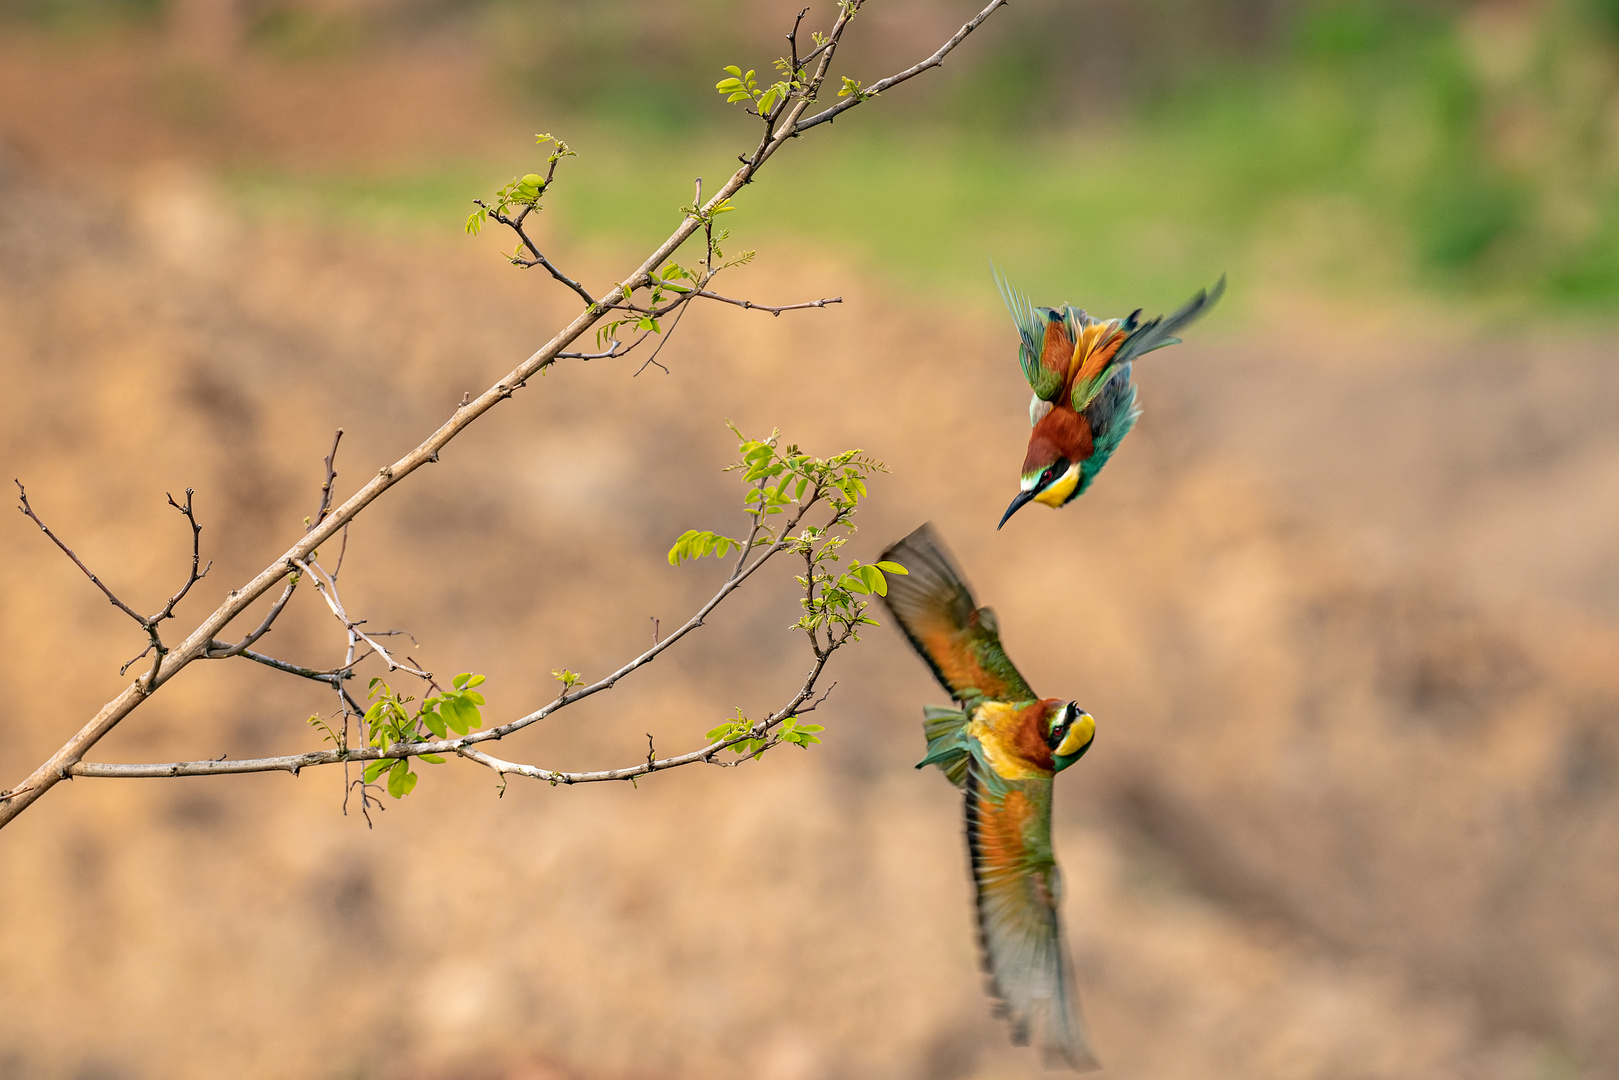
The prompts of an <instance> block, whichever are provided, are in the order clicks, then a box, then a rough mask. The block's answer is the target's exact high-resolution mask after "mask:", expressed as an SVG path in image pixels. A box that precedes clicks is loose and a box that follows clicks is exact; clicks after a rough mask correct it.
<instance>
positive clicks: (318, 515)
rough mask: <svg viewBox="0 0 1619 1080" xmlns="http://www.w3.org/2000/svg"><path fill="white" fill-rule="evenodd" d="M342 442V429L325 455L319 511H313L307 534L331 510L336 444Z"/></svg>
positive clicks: (339, 429)
mask: <svg viewBox="0 0 1619 1080" xmlns="http://www.w3.org/2000/svg"><path fill="white" fill-rule="evenodd" d="M342 441H343V429H342V428H338V429H337V435H336V436H335V437H334V438H333V439H332V452H331V453H329V454H327V455H326V482H325V483H324V484H322V485H321V486H320V509H319V510H316V511H315V516H314V518H313V519H312V520H311V522H310V525H309V527H308V528H306V529H305V530H304V532H309V531H311V530H313V529H314V528H315V527H316V526H318V525H319V524H320V523H321V522H323V521H325V520H326V515H327V514H328V513H330V512H331V509H332V481H334V480H336V479H337V444H338V443H340V442H342Z"/></svg>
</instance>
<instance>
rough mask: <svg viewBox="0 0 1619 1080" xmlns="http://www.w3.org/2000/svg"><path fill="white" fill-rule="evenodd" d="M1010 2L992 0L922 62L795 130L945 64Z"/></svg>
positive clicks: (798, 131)
mask: <svg viewBox="0 0 1619 1080" xmlns="http://www.w3.org/2000/svg"><path fill="white" fill-rule="evenodd" d="M1007 3H1009V0H991V3H990V4H989V6H988V7H986V8H984V10H983V11H980V12H979V13H978V14H977V15H974V16H973V17H972V18H971V19H969V20H968V21H967V22H966V23H965V24H963V25H962V27H961V29H960V30H957V31H956V32H955V34H954V35H952V36H951V38H950V40H949V41H947V42H945V43H944V44H943V45H941V46H940V47H939V51H938V52H936V53H934V54H933V55H932V56H930V57H928V58H927V59H926V60H923V61H922V62H921V63H918V64H913V65H911V66H910V67H908V68H906V69H905V70H904V71H901V72H899V73H898V74H897V75H890V76H888V78H886V79H878V80H877V81H876V82H874V83H872V84H871V85H870V86H867V87H864V88H863V89H862V90H861V92H860V93H858V94H850V95H849V96H848V97H846V98H844V99H843V100H842V101H840V102H838V103H837V104H836V105H833V106H832V107H831V108H829V109H823V110H822V111H820V112H818V113H816V114H815V115H814V116H811V117H809V118H808V119H805V120H800V121H798V122H797V123H796V124H794V125H793V134H795V135H802V134H803V133H804V132H806V131H808V130H809V129H810V128H812V127H814V126H815V125H817V124H824V123H827V122H828V121H831V120H834V119H836V118H837V115H838V114H839V113H841V112H846V111H848V110H849V109H852V108H854V107H855V106H856V105H859V104H860V103H861V102H863V101H870V100H871V99H872V98H874V97H876V96H877V95H878V94H880V93H882V92H883V91H884V90H888V89H890V88H892V87H895V86H898V85H899V84H900V83H902V82H904V81H905V80H907V79H914V78H916V76H918V75H920V74H922V72H924V71H927V70H928V69H929V68H936V67H938V66H939V65H940V64H943V63H944V58H945V57H946V56H948V55H949V54H950V52H951V51H952V50H953V49H955V47H956V46H957V45H960V44H961V43H962V41H963V40H965V39H966V37H967V35H968V34H970V33H972V32H973V31H974V30H977V29H978V27H979V26H980V25H981V24H982V23H983V21H984V20H985V19H987V18H989V17H990V16H991V15H993V14H995V11H996V9H997V8H1002V7H1005V6H1006V5H1007Z"/></svg>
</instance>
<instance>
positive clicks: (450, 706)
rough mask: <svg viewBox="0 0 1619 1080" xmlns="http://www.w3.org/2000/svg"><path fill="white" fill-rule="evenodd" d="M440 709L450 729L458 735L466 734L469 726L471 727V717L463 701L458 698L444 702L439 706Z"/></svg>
mask: <svg viewBox="0 0 1619 1080" xmlns="http://www.w3.org/2000/svg"><path fill="white" fill-rule="evenodd" d="M438 711H439V714H440V715H441V716H443V717H444V722H445V724H447V725H448V726H449V728H450V730H451V731H453V732H455V733H456V734H457V735H465V734H466V733H467V730H468V728H470V727H471V724H470V719H471V718H470V717H469V716H468V715H467V713H466V711H465V710H464V709H463V707H462V705H461V701H460V699H458V698H454V699H451V700H449V701H446V702H445V703H444V704H442V705H440V706H439V707H438Z"/></svg>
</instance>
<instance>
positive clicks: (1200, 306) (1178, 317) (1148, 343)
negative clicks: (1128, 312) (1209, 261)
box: [1113, 274, 1225, 364]
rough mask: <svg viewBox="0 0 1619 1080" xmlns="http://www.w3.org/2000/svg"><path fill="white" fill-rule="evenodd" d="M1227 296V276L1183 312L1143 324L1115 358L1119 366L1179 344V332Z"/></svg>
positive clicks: (1185, 307)
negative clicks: (1155, 350) (1176, 335)
mask: <svg viewBox="0 0 1619 1080" xmlns="http://www.w3.org/2000/svg"><path fill="white" fill-rule="evenodd" d="M1224 295H1225V275H1224V274H1221V275H1220V280H1219V281H1216V282H1215V283H1214V288H1212V289H1199V290H1198V291H1197V295H1196V296H1194V297H1192V298H1191V299H1190V300H1188V301H1186V303H1184V304H1182V305H1181V306H1180V308H1179V309H1177V310H1176V311H1174V312H1173V313H1171V314H1169V315H1165V316H1162V317H1160V318H1157V319H1151V320H1149V321H1147V322H1145V323H1143V324H1142V325H1141V328H1140V329H1139V330H1137V331H1136V332H1135V333H1133V334H1131V335H1130V338H1129V340H1127V341H1126V342H1125V343H1124V344H1123V345H1122V346H1120V347H1119V353H1118V355H1117V356H1116V357H1114V359H1113V362H1114V363H1115V364H1127V363H1129V362H1130V361H1131V360H1134V359H1135V358H1136V357H1138V356H1146V355H1147V354H1148V353H1150V352H1152V351H1153V350H1154V349H1162V348H1165V347H1167V346H1170V345H1179V344H1180V340H1181V339H1180V338H1178V337H1175V336H1174V335H1175V332H1176V331H1177V330H1179V329H1180V328H1181V327H1183V326H1186V325H1187V324H1189V323H1191V322H1193V321H1195V320H1197V319H1199V318H1201V317H1202V316H1203V315H1204V314H1205V313H1207V311H1208V310H1209V309H1210V308H1212V307H1213V306H1214V305H1215V304H1217V303H1219V302H1220V297H1222V296H1224Z"/></svg>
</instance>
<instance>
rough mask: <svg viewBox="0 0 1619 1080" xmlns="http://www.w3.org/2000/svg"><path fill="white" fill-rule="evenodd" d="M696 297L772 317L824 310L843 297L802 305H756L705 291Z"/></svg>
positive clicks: (840, 301)
mask: <svg viewBox="0 0 1619 1080" xmlns="http://www.w3.org/2000/svg"><path fill="white" fill-rule="evenodd" d="M696 295H697V296H701V297H702V298H703V299H705V300H718V301H720V303H722V304H735V305H736V306H737V307H739V308H747V309H748V310H750V311H768V312H770V314H772V315H780V314H781V313H782V312H784V311H802V310H804V309H805V308H824V307H826V306H827V305H828V304H841V303H843V297H841V296H829V297H827V298H826V299H824V300H810V301H807V302H805V303H802V304H781V305H775V304H756V303H754V302H753V301H752V300H736V299H733V298H731V297H729V296H721V295H720V294H719V293H716V292H709V291H708V290H707V289H702V290H699V291H698V292H697V293H696Z"/></svg>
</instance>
